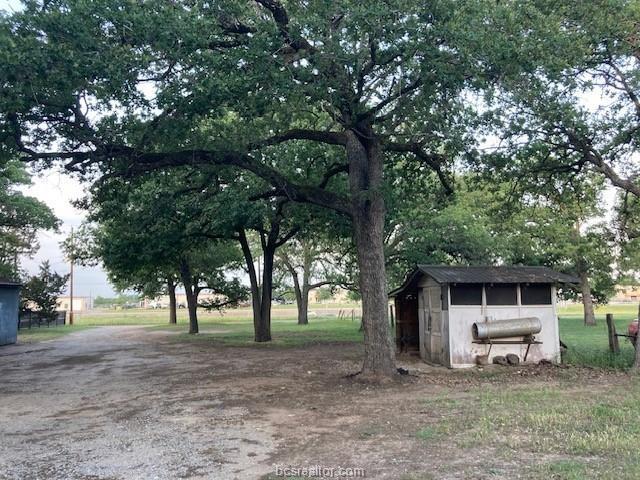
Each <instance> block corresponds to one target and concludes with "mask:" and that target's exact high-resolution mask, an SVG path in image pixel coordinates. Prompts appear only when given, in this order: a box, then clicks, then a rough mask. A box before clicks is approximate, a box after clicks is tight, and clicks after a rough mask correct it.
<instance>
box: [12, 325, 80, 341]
mask: <svg viewBox="0 0 640 480" xmlns="http://www.w3.org/2000/svg"><path fill="white" fill-rule="evenodd" d="M87 328H91V327H89V326H86V325H74V326H67V325H64V326H56V327H41V328H37V327H34V328H31V329H22V330H19V331H18V343H35V342H44V341H46V340H53V339H55V338H59V337H62V336H63V335H67V334H69V333H73V332H77V331H80V330H84V329H87Z"/></svg>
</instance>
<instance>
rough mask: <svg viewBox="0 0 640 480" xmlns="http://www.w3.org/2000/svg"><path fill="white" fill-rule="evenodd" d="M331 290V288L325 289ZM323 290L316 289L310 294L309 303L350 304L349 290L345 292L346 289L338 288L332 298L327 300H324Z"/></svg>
mask: <svg viewBox="0 0 640 480" xmlns="http://www.w3.org/2000/svg"><path fill="white" fill-rule="evenodd" d="M324 288H329V287H324ZM321 292H322V289H320V288H315V289H313V290H311V291H310V292H309V303H348V302H349V290H345V289H344V288H340V287H336V288H334V289H333V292H332V295H331V298H328V299H326V300H322V299H321V298H320V297H321V294H322V293H321Z"/></svg>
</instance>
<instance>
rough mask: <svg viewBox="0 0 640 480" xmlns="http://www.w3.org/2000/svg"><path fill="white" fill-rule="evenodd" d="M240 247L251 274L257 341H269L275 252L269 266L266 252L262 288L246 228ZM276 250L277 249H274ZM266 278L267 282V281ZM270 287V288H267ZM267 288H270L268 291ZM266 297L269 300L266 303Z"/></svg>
mask: <svg viewBox="0 0 640 480" xmlns="http://www.w3.org/2000/svg"><path fill="white" fill-rule="evenodd" d="M238 236H239V240H240V247H241V248H242V254H243V255H244V259H245V263H246V265H247V272H248V274H249V284H250V287H251V307H252V310H253V332H254V340H255V341H256V342H268V341H270V340H271V295H272V294H271V286H272V283H273V254H272V256H271V261H270V265H271V267H270V268H268V266H267V263H268V262H267V252H264V265H263V277H262V288H261V287H260V285H259V284H258V275H257V274H256V268H255V265H254V261H253V254H252V253H251V248H250V246H249V241H248V239H247V236H246V233H245V232H244V230H241V231H240V232H239V235H238ZM274 252H275V250H274ZM265 280H266V283H265ZM265 287H268V288H265ZM265 290H268V292H266V291H265ZM265 299H268V302H267V303H266V304H265Z"/></svg>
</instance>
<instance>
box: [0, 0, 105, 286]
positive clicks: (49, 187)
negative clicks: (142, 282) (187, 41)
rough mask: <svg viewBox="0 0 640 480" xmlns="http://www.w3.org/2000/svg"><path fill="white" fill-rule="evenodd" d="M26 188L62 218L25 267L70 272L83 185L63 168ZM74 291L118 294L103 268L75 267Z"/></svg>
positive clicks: (9, 0)
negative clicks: (46, 265) (70, 242)
mask: <svg viewBox="0 0 640 480" xmlns="http://www.w3.org/2000/svg"><path fill="white" fill-rule="evenodd" d="M19 8H20V3H19V2H18V1H16V0H0V10H5V11H9V12H12V11H16V10H19ZM22 191H23V192H24V193H25V194H27V195H30V196H33V197H36V198H37V199H39V200H41V201H43V202H44V203H46V204H47V205H48V206H49V207H50V208H51V209H52V210H53V212H54V213H55V215H56V216H57V217H58V218H59V219H60V220H61V222H62V226H61V228H60V232H59V233H53V232H42V233H40V234H39V235H38V240H39V243H40V250H39V251H38V253H37V254H36V255H35V256H34V257H33V258H24V259H23V261H22V266H23V268H24V269H25V270H27V272H29V273H34V272H36V271H37V270H38V265H39V264H40V262H42V261H43V260H49V262H50V263H51V267H52V268H53V270H55V271H56V272H58V273H61V274H64V273H69V264H68V263H67V262H66V261H65V258H64V255H63V254H62V252H61V251H60V245H59V244H60V242H61V241H62V240H63V239H64V238H66V237H67V235H68V234H69V232H70V230H71V228H72V227H77V226H78V225H79V224H80V223H81V222H82V220H83V218H84V215H85V214H84V212H82V211H81V210H77V209H75V208H73V206H72V204H71V202H72V201H73V200H77V199H78V198H80V197H82V195H83V193H82V192H83V186H82V185H81V184H80V182H79V181H77V180H76V179H74V178H71V177H70V176H69V175H67V174H65V173H62V172H60V171H53V170H48V171H46V172H44V173H41V174H38V175H37V176H34V178H33V185H31V186H29V187H26V188H23V189H22ZM74 294H75V295H78V296H87V297H89V296H91V297H96V296H97V295H102V296H112V295H113V294H114V292H113V289H112V288H111V285H110V284H109V282H108V280H107V276H106V274H105V273H104V271H103V270H102V269H101V268H99V267H92V268H84V267H76V268H75V278H74Z"/></svg>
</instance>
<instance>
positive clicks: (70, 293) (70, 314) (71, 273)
mask: <svg viewBox="0 0 640 480" xmlns="http://www.w3.org/2000/svg"><path fill="white" fill-rule="evenodd" d="M73 248H74V245H73V227H71V255H69V262H70V263H71V272H70V274H69V310H70V311H69V325H73Z"/></svg>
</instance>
